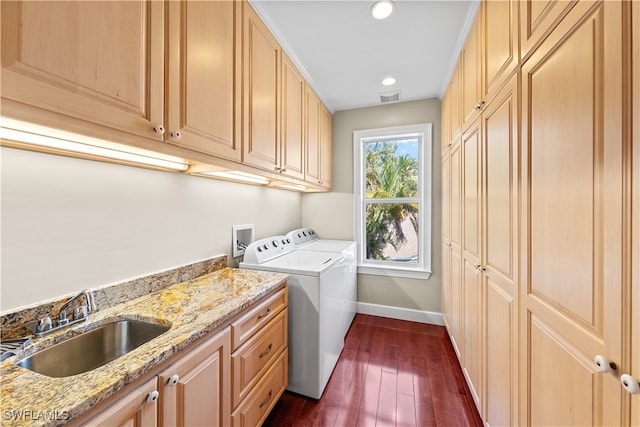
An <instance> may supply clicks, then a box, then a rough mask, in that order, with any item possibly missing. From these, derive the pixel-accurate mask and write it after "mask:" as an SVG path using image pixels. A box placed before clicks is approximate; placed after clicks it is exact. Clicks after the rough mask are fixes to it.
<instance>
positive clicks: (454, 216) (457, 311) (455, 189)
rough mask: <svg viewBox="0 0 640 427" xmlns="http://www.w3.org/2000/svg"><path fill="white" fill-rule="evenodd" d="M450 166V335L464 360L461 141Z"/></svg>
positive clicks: (453, 149) (453, 150)
mask: <svg viewBox="0 0 640 427" xmlns="http://www.w3.org/2000/svg"><path fill="white" fill-rule="evenodd" d="M450 150H451V156H450V165H449V168H450V170H451V172H450V174H451V183H450V192H451V201H450V207H449V209H450V211H451V215H450V218H451V219H450V221H451V224H450V226H449V227H450V230H451V239H450V245H451V246H450V248H451V252H450V260H449V262H450V265H451V268H450V273H449V275H450V282H451V320H450V325H449V334H450V336H451V341H452V343H453V346H454V348H455V350H456V353H457V355H458V358H460V359H461V358H462V357H461V355H462V350H463V349H464V347H463V344H464V340H463V337H462V322H463V320H464V318H463V307H462V302H463V299H462V233H461V231H460V226H461V224H460V219H461V216H462V215H461V211H460V209H461V206H462V203H461V190H462V184H461V181H460V178H461V176H462V171H461V166H462V152H461V150H460V140H458V141H457V142H456V143H455V144H454V145H452V146H451V149H450Z"/></svg>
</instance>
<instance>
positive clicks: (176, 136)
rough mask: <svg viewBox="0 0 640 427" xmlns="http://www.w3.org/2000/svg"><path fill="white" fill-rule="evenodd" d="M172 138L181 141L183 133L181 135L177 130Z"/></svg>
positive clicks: (172, 133)
mask: <svg viewBox="0 0 640 427" xmlns="http://www.w3.org/2000/svg"><path fill="white" fill-rule="evenodd" d="M171 138H173V139H175V140H179V139H180V138H182V133H180V131H179V130H177V131H175V132H171Z"/></svg>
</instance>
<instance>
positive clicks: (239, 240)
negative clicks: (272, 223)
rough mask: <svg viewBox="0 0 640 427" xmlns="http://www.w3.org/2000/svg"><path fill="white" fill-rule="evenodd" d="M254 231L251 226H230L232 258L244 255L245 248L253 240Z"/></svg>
mask: <svg viewBox="0 0 640 427" xmlns="http://www.w3.org/2000/svg"><path fill="white" fill-rule="evenodd" d="M254 229H255V227H254V226H253V224H242V225H232V226H231V238H232V239H233V241H232V243H231V245H232V248H233V257H234V258H237V257H239V256H242V255H244V250H245V248H246V247H247V246H248V245H249V243H251V242H253V241H254V240H255V232H254Z"/></svg>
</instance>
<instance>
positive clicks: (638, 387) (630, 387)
mask: <svg viewBox="0 0 640 427" xmlns="http://www.w3.org/2000/svg"><path fill="white" fill-rule="evenodd" d="M620 382H621V383H622V387H624V389H625V390H627V392H628V393H629V394H637V393H640V382H638V380H637V379H635V378H633V377H632V376H631V375H629V374H622V375H621V376H620Z"/></svg>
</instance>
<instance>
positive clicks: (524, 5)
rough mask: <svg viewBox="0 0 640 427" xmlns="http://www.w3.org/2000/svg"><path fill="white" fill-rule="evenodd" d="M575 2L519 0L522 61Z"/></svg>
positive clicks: (567, 0) (566, 0)
mask: <svg viewBox="0 0 640 427" xmlns="http://www.w3.org/2000/svg"><path fill="white" fill-rule="evenodd" d="M576 3H577V2H576V1H574V0H520V50H521V54H520V57H521V59H522V61H523V62H524V60H526V59H527V58H528V57H529V55H530V54H531V53H532V52H533V50H534V48H535V47H536V46H537V45H538V44H539V43H540V42H541V41H542V40H543V39H544V38H545V37H546V35H547V34H549V32H550V31H551V30H553V28H554V27H555V26H556V25H557V24H558V22H560V20H561V19H562V18H563V17H564V16H565V15H566V14H567V13H568V12H569V11H570V10H571V8H572V7H573V6H575V4H576Z"/></svg>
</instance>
